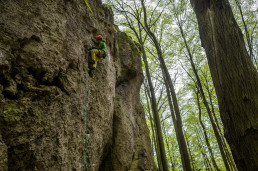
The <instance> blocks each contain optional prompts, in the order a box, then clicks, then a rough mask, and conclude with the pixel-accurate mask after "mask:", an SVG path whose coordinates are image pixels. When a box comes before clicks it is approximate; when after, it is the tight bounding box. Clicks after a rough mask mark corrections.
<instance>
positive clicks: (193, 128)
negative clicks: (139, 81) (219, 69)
mask: <svg viewBox="0 0 258 171" xmlns="http://www.w3.org/2000/svg"><path fill="white" fill-rule="evenodd" d="M236 1H240V0H231V1H230V3H231V6H232V9H233V12H234V15H235V18H236V20H237V22H238V24H239V25H240V27H241V29H242V31H243V33H245V31H244V27H243V21H242V19H241V15H240V12H239V9H238V7H237V6H236V3H235V2H236ZM144 2H145V5H146V9H147V15H148V17H147V21H148V23H151V30H152V31H153V33H154V34H155V35H156V36H157V38H158V41H159V43H160V46H161V49H162V53H163V56H164V58H165V62H166V65H167V67H168V68H170V69H169V72H170V75H171V77H172V79H173V81H174V84H175V89H176V92H177V98H178V101H179V104H180V106H179V107H180V111H181V114H182V120H183V130H184V133H185V135H186V137H185V138H186V139H187V142H188V148H189V149H190V151H191V160H192V161H191V163H192V167H193V168H195V170H198V169H200V170H208V169H211V170H214V166H213V165H212V163H211V162H210V155H209V151H208V147H207V144H206V143H205V139H204V133H203V130H202V127H201V125H200V122H199V110H198V106H197V100H196V98H197V97H196V78H195V76H194V72H193V69H192V67H191V63H190V61H189V54H188V51H187V49H186V45H185V42H184V39H183V38H182V35H181V31H180V29H179V28H180V27H182V29H183V31H184V36H185V40H186V42H187V44H188V47H189V49H190V52H191V53H192V54H193V62H194V64H195V66H196V69H197V72H198V75H199V77H200V80H201V84H202V85H203V89H204V95H205V97H206V99H207V100H208V103H209V107H210V108H211V109H212V112H213V114H214V116H213V117H214V118H216V120H217V122H216V124H217V126H218V127H219V128H220V129H221V131H222V132H221V133H222V134H223V125H222V122H221V120H220V113H219V107H218V102H217V97H216V92H215V89H214V85H213V82H212V77H211V74H210V70H209V65H208V63H207V59H206V55H205V51H204V49H203V48H202V45H201V42H200V37H199V31H198V25H197V20H196V17H195V14H194V12H193V10H192V7H191V5H190V2H189V0H186V1H170V3H168V1H165V0H161V1H153V0H145V1H144ZM240 2H241V3H240V4H241V7H242V10H243V18H244V19H245V20H246V23H247V27H248V30H249V35H250V37H251V39H252V45H253V51H254V60H253V61H254V63H255V60H257V54H258V53H257V49H258V43H257V42H258V36H257V35H258V33H257V26H258V24H257V15H256V14H257V11H256V13H255V11H254V2H255V1H253V0H248V1H243V0H241V1H240ZM109 3H110V4H111V6H112V8H113V10H114V12H115V19H116V20H115V22H116V24H117V25H118V26H119V28H120V29H121V30H123V31H125V32H126V33H127V34H128V35H130V36H131V37H132V39H133V40H135V41H136V42H137V41H138V42H139V35H141V37H142V38H143V40H144V49H145V51H146V55H147V57H148V59H147V60H148V63H149V65H150V66H149V67H150V71H151V78H152V82H153V85H154V89H155V95H156V97H157V101H158V108H159V115H160V118H161V121H162V125H163V134H164V137H165V140H164V141H166V143H167V144H168V145H166V153H167V159H168V161H169V165H170V167H171V170H182V165H181V158H180V152H179V148H178V144H177V143H178V142H177V138H176V133H175V130H174V127H173V122H172V119H171V115H170V111H169V107H168V100H167V94H166V92H165V91H164V90H165V88H164V80H163V77H162V70H161V68H160V63H159V60H158V59H157V51H156V49H155V47H154V44H153V41H152V39H151V38H150V37H149V36H148V34H147V33H146V32H145V30H144V28H143V25H144V20H143V10H142V7H141V4H140V1H135V0H133V1H129V0H123V1H119V0H109ZM138 21H139V23H140V24H138ZM245 38H246V35H245ZM139 43H140V42H139ZM256 65H257V64H256ZM142 66H143V71H144V73H145V69H144V67H145V65H144V63H142ZM147 89H148V85H147V83H146V81H145V82H144V86H143V88H142V90H141V101H142V105H143V106H144V109H145V112H146V119H147V125H148V127H149V129H150V130H151V131H150V137H151V140H152V145H153V150H154V154H155V156H156V155H157V152H156V151H155V143H154V138H155V137H154V136H155V128H152V126H153V124H151V123H153V122H152V120H151V115H152V112H151V104H150V99H149V98H150V97H148V95H147V96H146V93H145V91H146V90H147ZM200 105H201V111H202V122H203V123H204V124H205V130H206V132H207V134H208V139H209V141H210V144H211V148H212V151H213V153H214V157H215V160H216V163H217V164H218V166H219V168H220V169H221V170H225V167H224V164H223V160H222V157H221V154H220V152H219V148H218V144H217V140H216V137H215V135H214V132H213V129H212V126H211V122H210V119H209V117H208V113H207V111H206V108H205V106H204V104H203V103H202V102H201V104H200ZM154 127H155V126H154ZM153 131H154V132H153ZM166 143H165V144H166ZM155 162H156V163H158V162H157V159H156V158H155Z"/></svg>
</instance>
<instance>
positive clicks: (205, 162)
mask: <svg viewBox="0 0 258 171" xmlns="http://www.w3.org/2000/svg"><path fill="white" fill-rule="evenodd" d="M198 135H200V134H199V131H198V130H197V140H198V147H199V151H200V152H201V154H202V156H203V159H204V164H205V165H206V169H205V170H210V169H211V170H212V167H211V163H210V161H209V159H208V157H207V155H206V154H205V153H204V152H203V150H202V145H201V142H202V141H201V139H200V137H199V136H198ZM207 168H208V169H207Z"/></svg>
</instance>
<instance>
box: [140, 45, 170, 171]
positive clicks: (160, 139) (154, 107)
mask: <svg viewBox="0 0 258 171" xmlns="http://www.w3.org/2000/svg"><path fill="white" fill-rule="evenodd" d="M140 43H141V42H140ZM142 58H143V61H144V64H145V70H146V75H147V79H148V84H149V88H150V93H151V105H152V110H153V115H154V121H155V126H156V128H157V139H158V142H159V146H158V147H159V149H160V156H161V162H162V167H163V170H164V171H168V164H167V158H166V152H165V146H164V141H163V136H162V130H161V124H160V118H159V115H158V108H157V102H156V97H155V93H154V88H153V85H152V82H151V76H150V71H149V64H148V62H147V58H146V53H145V50H144V49H143V55H142Z"/></svg>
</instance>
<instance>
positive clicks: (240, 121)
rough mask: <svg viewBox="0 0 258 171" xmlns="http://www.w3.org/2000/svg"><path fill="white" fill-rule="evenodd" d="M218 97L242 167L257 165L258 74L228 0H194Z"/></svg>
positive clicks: (226, 133)
mask: <svg viewBox="0 0 258 171" xmlns="http://www.w3.org/2000/svg"><path fill="white" fill-rule="evenodd" d="M191 4H192V6H193V9H194V11H195V14H196V17H197V20H198V25H199V34H200V37H201V42H202V46H203V47H204V49H205V51H206V54H207V58H208V63H209V67H210V71H211V75H212V79H213V82H214V86H215V90H216V93H217V97H218V102H219V108H220V112H221V118H222V122H223V124H224V127H225V137H226V139H227V141H228V143H229V146H230V148H231V150H232V153H233V157H234V160H235V162H236V165H237V167H238V169H239V170H256V169H257V168H258V161H257V158H258V153H257V139H258V130H257V129H258V120H257V119H258V117H257V113H258V98H257V87H258V85H257V83H258V75H257V71H256V70H255V67H254V65H253V63H252V61H251V58H250V56H249V54H248V52H247V50H246V47H245V44H244V39H243V35H242V33H241V30H240V29H239V27H238V25H237V23H236V21H235V18H234V16H233V13H232V10H231V7H230V5H229V2H228V0H220V1H215V0H209V1H202V0H191Z"/></svg>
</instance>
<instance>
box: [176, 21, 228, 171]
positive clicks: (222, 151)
mask: <svg viewBox="0 0 258 171" xmlns="http://www.w3.org/2000/svg"><path fill="white" fill-rule="evenodd" d="M178 24H179V25H178V26H179V28H180V31H181V35H182V38H183V39H184V43H185V46H186V50H187V52H188V55H189V59H190V63H191V66H192V69H193V72H194V75H195V78H196V83H197V86H198V88H199V90H200V94H201V98H202V101H203V104H204V106H205V108H206V110H207V112H208V115H209V118H210V121H211V125H212V128H213V131H214V134H215V137H216V139H217V142H218V145H219V150H220V153H221V156H222V159H223V161H224V164H225V167H226V169H227V170H228V171H229V170H230V168H229V164H228V161H227V156H226V154H225V151H224V149H223V144H222V138H221V136H220V133H219V130H218V127H217V125H216V123H215V121H214V119H213V116H212V112H211V110H210V107H209V104H208V101H207V99H206V97H205V94H204V90H203V87H202V83H201V80H200V77H199V75H198V72H197V70H196V67H195V64H194V62H193V54H192V53H191V51H190V48H189V46H188V43H187V41H186V38H185V34H184V31H183V28H182V26H181V24H180V22H179V21H178Z"/></svg>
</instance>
